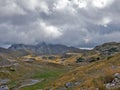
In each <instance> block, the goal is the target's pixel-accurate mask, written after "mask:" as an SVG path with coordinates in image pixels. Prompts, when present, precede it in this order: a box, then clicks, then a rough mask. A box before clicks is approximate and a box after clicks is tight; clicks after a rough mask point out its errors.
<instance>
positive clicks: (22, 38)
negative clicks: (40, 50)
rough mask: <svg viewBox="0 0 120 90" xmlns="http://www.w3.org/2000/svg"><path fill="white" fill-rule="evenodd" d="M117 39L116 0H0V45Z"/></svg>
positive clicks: (119, 13) (119, 8)
mask: <svg viewBox="0 0 120 90" xmlns="http://www.w3.org/2000/svg"><path fill="white" fill-rule="evenodd" d="M112 41H117V42H120V0H0V46H7V45H9V44H30V45H31V44H32V45H33V44H37V43H40V42H47V43H53V44H64V45H68V46H77V47H83V48H84V47H86V48H91V47H94V46H96V45H98V44H101V43H105V42H112Z"/></svg>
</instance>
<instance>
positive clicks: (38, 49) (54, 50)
mask: <svg viewBox="0 0 120 90" xmlns="http://www.w3.org/2000/svg"><path fill="white" fill-rule="evenodd" d="M9 49H10V50H26V51H29V52H31V53H34V54H36V55H41V54H42V55H43V54H63V53H65V52H69V51H79V49H78V48H75V47H68V46H65V45H60V44H46V43H41V44H37V45H24V44H14V45H12V46H11V47H10V48H9Z"/></svg>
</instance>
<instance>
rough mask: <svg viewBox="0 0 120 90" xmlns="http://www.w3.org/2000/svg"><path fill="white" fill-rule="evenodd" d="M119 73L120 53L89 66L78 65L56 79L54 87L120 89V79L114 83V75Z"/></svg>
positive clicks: (78, 89) (80, 89)
mask: <svg viewBox="0 0 120 90" xmlns="http://www.w3.org/2000/svg"><path fill="white" fill-rule="evenodd" d="M119 73H120V53H119V54H116V55H114V56H110V57H108V58H106V59H104V60H100V61H97V62H94V63H91V64H89V65H87V66H79V67H77V68H76V69H74V70H72V71H70V72H68V73H66V74H65V75H63V76H61V77H60V78H59V79H58V80H56V81H55V82H54V84H52V85H53V86H52V88H53V89H54V90H58V89H59V90H83V89H84V90H107V89H114V90H120V88H119V87H120V79H118V81H119V82H118V83H117V82H115V83H116V84H115V83H113V81H114V79H115V78H114V75H115V74H118V75H119ZM114 84H115V85H114ZM117 84H118V85H117ZM112 85H113V86H112Z"/></svg>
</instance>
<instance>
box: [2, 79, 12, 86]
mask: <svg viewBox="0 0 120 90" xmlns="http://www.w3.org/2000/svg"><path fill="white" fill-rule="evenodd" d="M8 82H10V80H9V79H0V85H2V84H7V83H8Z"/></svg>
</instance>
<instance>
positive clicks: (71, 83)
mask: <svg viewBox="0 0 120 90" xmlns="http://www.w3.org/2000/svg"><path fill="white" fill-rule="evenodd" d="M65 86H66V87H67V88H70V87H73V86H74V83H73V82H67V83H66V84H65Z"/></svg>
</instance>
